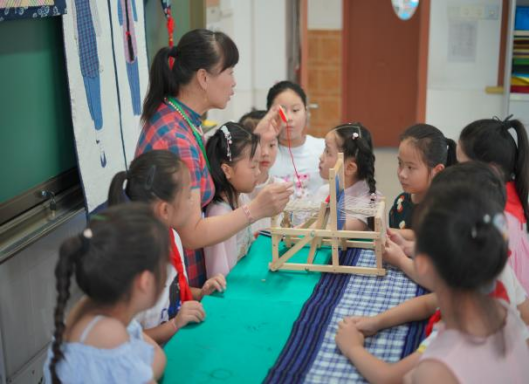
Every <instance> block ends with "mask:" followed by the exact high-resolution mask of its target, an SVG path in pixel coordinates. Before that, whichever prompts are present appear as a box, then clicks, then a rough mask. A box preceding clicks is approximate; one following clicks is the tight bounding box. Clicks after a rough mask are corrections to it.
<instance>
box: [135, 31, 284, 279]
mask: <svg viewBox="0 0 529 384" xmlns="http://www.w3.org/2000/svg"><path fill="white" fill-rule="evenodd" d="M238 61H239V51H238V49H237V46H236V45H235V43H234V42H233V40H231V39H230V37H228V36H227V35H226V34H224V33H222V32H212V31H209V30H206V29H195V30H193V31H190V32H188V33H186V34H185V35H184V36H183V37H182V39H181V40H180V42H179V43H178V45H177V46H176V47H173V48H170V47H166V48H162V49H161V50H160V51H159V52H158V53H157V54H156V56H155V58H154V60H153V63H152V66H151V71H150V84H149V90H148V93H147V96H146V98H145V101H144V104H143V114H142V123H143V129H142V132H141V135H140V138H139V141H138V146H137V148H136V156H139V155H140V154H142V153H144V152H147V151H150V150H153V149H167V150H169V151H172V152H174V153H176V154H178V155H179V156H180V158H181V159H182V160H183V161H184V163H185V164H186V165H187V167H188V168H189V170H190V173H191V185H192V188H193V192H192V197H191V201H190V204H191V205H192V209H191V217H190V218H189V220H188V223H189V224H188V225H187V226H186V227H185V228H184V229H182V230H180V231H179V234H180V236H181V238H182V242H183V245H184V247H185V248H186V262H187V273H188V276H189V283H190V285H191V286H194V287H197V286H202V285H203V284H204V282H205V280H206V270H205V264H204V255H203V252H202V248H203V247H205V246H209V245H214V244H217V243H219V242H221V241H224V240H226V239H228V238H230V237H231V236H233V235H234V234H236V233H237V232H239V231H240V230H242V229H243V228H245V227H246V226H248V225H249V224H251V223H253V222H254V221H255V220H259V219H261V218H264V217H270V216H273V215H276V214H278V213H280V212H281V211H282V210H283V209H284V207H285V205H286V204H287V202H288V199H289V196H290V194H291V191H290V186H289V185H271V186H270V187H267V188H265V189H264V190H263V191H262V192H261V193H260V194H259V195H258V196H257V197H256V199H255V200H253V201H252V202H251V203H249V204H247V205H244V206H242V207H240V208H238V209H236V210H234V211H233V212H230V213H229V214H226V215H223V216H218V217H213V218H208V219H205V218H204V217H203V209H204V208H205V207H206V205H207V204H208V203H209V202H210V201H211V200H212V198H213V196H214V194H215V187H214V185H213V180H212V179H211V175H210V172H209V169H208V165H209V164H208V159H207V156H206V153H205V149H204V147H205V142H204V138H203V132H202V129H201V116H202V115H203V114H204V113H206V112H207V111H208V110H210V109H214V108H218V109H224V108H226V105H227V104H228V101H229V100H230V98H231V96H232V95H233V93H234V92H233V88H234V87H235V78H234V76H233V68H234V66H235V65H236V64H237V62H238ZM279 128H280V126H279V124H278V114H277V108H276V109H273V110H271V111H270V112H269V113H268V114H267V115H266V116H265V117H264V118H263V120H262V121H261V123H260V125H259V127H258V128H257V132H259V131H260V132H262V131H263V130H268V129H275V130H278V129H279Z"/></svg>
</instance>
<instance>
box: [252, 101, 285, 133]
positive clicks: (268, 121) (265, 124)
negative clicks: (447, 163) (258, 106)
mask: <svg viewBox="0 0 529 384" xmlns="http://www.w3.org/2000/svg"><path fill="white" fill-rule="evenodd" d="M281 129H283V123H282V121H281V117H280V116H279V105H274V106H273V107H271V108H270V109H269V110H268V112H267V113H266V115H265V116H264V117H263V118H262V119H261V121H259V123H258V124H257V127H255V130H254V133H256V134H258V135H262V134H263V133H265V132H268V131H270V130H273V131H274V133H275V135H276V136H279V134H280V133H281Z"/></svg>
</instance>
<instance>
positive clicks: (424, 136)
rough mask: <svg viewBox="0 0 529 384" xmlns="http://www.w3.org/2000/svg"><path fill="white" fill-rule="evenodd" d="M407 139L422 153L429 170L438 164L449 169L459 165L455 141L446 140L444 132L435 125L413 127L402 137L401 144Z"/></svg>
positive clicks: (416, 125)
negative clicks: (451, 166)
mask: <svg viewBox="0 0 529 384" xmlns="http://www.w3.org/2000/svg"><path fill="white" fill-rule="evenodd" d="M407 139H409V140H410V141H411V143H412V144H413V145H414V146H415V148H417V150H418V151H419V152H420V153H421V156H422V159H423V161H424V163H425V164H426V165H427V166H428V168H429V169H432V168H434V167H435V166H436V165H438V164H443V165H444V166H445V167H449V166H450V165H454V164H456V163H457V159H456V143H455V141H454V140H452V139H448V138H446V137H445V135H443V132H441V131H440V130H439V129H437V128H435V127H434V126H433V125H429V124H415V125H412V126H411V127H409V128H408V129H406V130H405V131H404V133H403V134H402V135H401V136H400V141H401V142H402V141H404V140H407Z"/></svg>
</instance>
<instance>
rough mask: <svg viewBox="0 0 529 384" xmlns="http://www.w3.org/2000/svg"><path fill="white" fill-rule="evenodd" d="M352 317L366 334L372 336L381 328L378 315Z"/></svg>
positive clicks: (358, 327)
mask: <svg viewBox="0 0 529 384" xmlns="http://www.w3.org/2000/svg"><path fill="white" fill-rule="evenodd" d="M350 319H351V321H352V322H353V323H354V324H355V325H356V329H358V330H359V331H360V332H362V334H363V335H364V336H372V335H374V334H375V333H377V332H378V331H379V330H380V327H379V325H378V318H377V317H376V316H354V317H350Z"/></svg>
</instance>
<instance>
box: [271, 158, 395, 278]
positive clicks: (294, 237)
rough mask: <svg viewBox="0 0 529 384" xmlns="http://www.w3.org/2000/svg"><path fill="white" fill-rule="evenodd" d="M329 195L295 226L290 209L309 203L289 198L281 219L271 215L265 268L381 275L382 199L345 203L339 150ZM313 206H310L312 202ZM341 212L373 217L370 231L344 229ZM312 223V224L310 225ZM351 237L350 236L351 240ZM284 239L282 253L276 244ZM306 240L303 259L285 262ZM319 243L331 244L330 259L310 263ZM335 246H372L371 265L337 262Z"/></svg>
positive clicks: (305, 207) (300, 208)
mask: <svg viewBox="0 0 529 384" xmlns="http://www.w3.org/2000/svg"><path fill="white" fill-rule="evenodd" d="M329 191H330V199H328V200H329V201H328V202H323V203H321V206H320V207H319V210H318V207H316V209H315V210H316V211H317V212H318V214H317V216H316V217H312V218H310V219H309V220H307V221H306V222H305V223H304V224H302V225H301V226H299V227H297V228H292V226H291V224H290V220H289V217H290V213H291V212H299V211H311V210H312V211H314V209H313V208H312V209H311V206H310V204H307V203H302V202H301V203H300V202H299V201H298V202H292V203H289V205H287V208H286V209H285V211H284V212H283V215H284V218H283V223H282V224H279V217H278V216H275V217H274V218H273V219H272V227H271V229H270V233H271V235H272V262H271V263H270V264H269V268H270V270H272V271H277V270H280V269H283V270H291V271H303V270H304V271H318V272H333V273H356V274H368V275H376V276H384V275H385V274H386V270H385V269H384V268H382V252H383V249H384V248H383V247H384V242H385V234H386V227H385V202H384V200H383V199H380V200H381V201H378V202H373V203H372V204H371V206H370V209H368V210H366V209H364V210H362V209H360V210H356V209H355V208H354V207H345V206H344V205H345V204H344V201H345V195H344V157H343V154H342V153H340V154H339V155H338V161H337V162H336V164H335V166H334V168H332V169H330V172H329ZM312 207H313V206H312ZM345 212H353V213H364V214H366V215H367V216H373V217H374V223H375V225H374V231H348V230H344V229H342V228H343V227H344V225H345V216H344V214H345ZM314 223H315V225H313V224H314ZM353 239H354V240H353ZM282 240H283V241H284V243H285V245H286V246H287V248H290V249H289V250H288V251H286V252H285V253H284V254H283V255H279V244H280V242H281V241H282ZM309 244H310V251H309V255H308V258H307V262H306V263H287V261H288V260H289V259H290V258H292V256H294V255H295V254H296V253H297V252H298V251H300V250H301V249H302V248H303V247H304V246H306V245H307V246H308V245H309ZM322 245H330V246H331V247H332V263H331V264H329V265H318V264H314V263H313V262H314V257H315V255H316V252H317V250H318V248H319V247H320V246H322ZM339 248H341V249H342V251H345V250H347V249H348V248H366V249H373V250H374V251H375V256H376V266H375V267H353V266H346V265H340V263H339V253H338V251H339Z"/></svg>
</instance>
